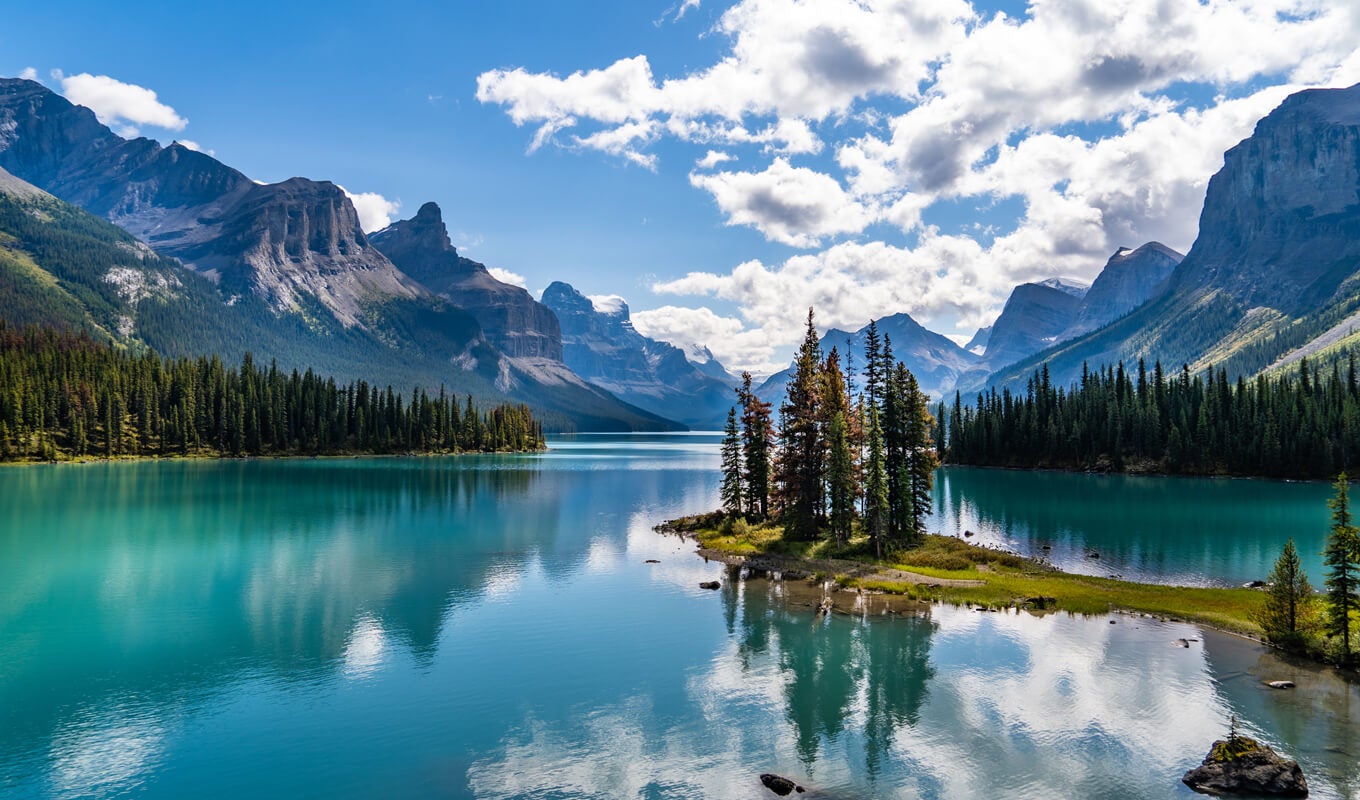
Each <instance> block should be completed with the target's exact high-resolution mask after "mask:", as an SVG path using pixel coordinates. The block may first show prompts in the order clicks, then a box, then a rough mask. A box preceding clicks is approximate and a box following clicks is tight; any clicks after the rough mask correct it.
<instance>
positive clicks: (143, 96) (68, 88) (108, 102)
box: [53, 70, 189, 137]
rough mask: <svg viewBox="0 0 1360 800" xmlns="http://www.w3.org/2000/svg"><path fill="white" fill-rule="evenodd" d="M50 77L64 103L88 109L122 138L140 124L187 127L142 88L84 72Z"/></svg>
mask: <svg viewBox="0 0 1360 800" xmlns="http://www.w3.org/2000/svg"><path fill="white" fill-rule="evenodd" d="M53 77H54V78H56V79H57V80H58V81H59V82H60V83H61V93H62V94H63V95H65V96H66V99H67V100H70V101H71V102H72V103H75V104H76V105H81V106H85V107H86V108H88V109H90V110H91V111H93V112H94V115H95V116H96V117H98V118H99V121H100V122H102V123H104V124H105V125H108V126H109V127H111V128H113V129H114V130H116V131H117V132H118V133H119V134H120V135H122V136H125V137H133V136H137V135H138V134H139V133H140V131H141V126H143V125H150V126H152V127H156V128H165V129H166V130H172V131H182V130H184V127H185V126H186V125H188V124H189V120H187V119H185V118H184V117H181V116H180V115H179V114H177V113H176V112H175V109H173V108H171V107H170V106H168V105H166V104H165V103H162V102H161V101H160V100H159V99H158V98H157V97H156V93H155V92H154V91H152V90H150V89H148V88H146V87H144V86H137V85H135V84H131V83H123V82H122V81H119V80H115V79H114V78H110V77H109V76H107V75H91V74H89V73H88V72H82V73H81V74H79V75H63V74H62V73H61V72H60V71H59V70H54V71H53Z"/></svg>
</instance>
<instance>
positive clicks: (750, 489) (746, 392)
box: [737, 372, 774, 519]
mask: <svg viewBox="0 0 1360 800" xmlns="http://www.w3.org/2000/svg"><path fill="white" fill-rule="evenodd" d="M737 401H738V402H739V403H740V404H741V450H742V465H743V467H744V469H745V475H744V476H743V477H744V478H745V480H744V481H743V483H744V485H745V488H746V503H745V506H746V513H747V515H748V516H751V517H754V518H756V519H766V518H767V517H769V515H770V447H771V445H772V444H773V439H774V428H773V426H772V425H771V422H770V404H769V403H767V402H765V401H764V400H761V399H760V398H759V397H756V395H755V391H754V390H752V388H751V373H749V372H743V373H742V374H741V386H739V387H738V388H737Z"/></svg>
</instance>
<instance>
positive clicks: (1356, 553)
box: [1323, 472, 1360, 661]
mask: <svg viewBox="0 0 1360 800" xmlns="http://www.w3.org/2000/svg"><path fill="white" fill-rule="evenodd" d="M1333 488H1334V489H1335V490H1336V493H1335V494H1334V495H1333V496H1332V498H1331V499H1330V500H1328V501H1327V506H1328V507H1329V508H1330V509H1331V510H1332V530H1331V534H1330V535H1329V536H1328V537H1327V549H1326V550H1324V551H1323V563H1324V564H1326V565H1327V570H1328V572H1327V606H1328V612H1329V613H1328V625H1327V632H1328V633H1329V634H1330V635H1332V636H1340V637H1341V657H1342V658H1343V659H1344V660H1346V661H1349V660H1350V658H1351V612H1352V611H1355V610H1356V609H1360V531H1357V529H1356V527H1355V525H1354V524H1352V521H1351V520H1352V515H1351V507H1350V495H1349V491H1348V490H1349V484H1348V483H1347V479H1346V473H1344V472H1343V473H1341V474H1340V475H1338V476H1337V477H1336V483H1334V484H1333Z"/></svg>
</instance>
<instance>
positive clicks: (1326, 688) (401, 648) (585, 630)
mask: <svg viewBox="0 0 1360 800" xmlns="http://www.w3.org/2000/svg"><path fill="white" fill-rule="evenodd" d="M716 445H717V439H716V438H715V437H712V436H703V435H670V436H659V435H656V436H581V437H576V438H564V439H558V440H555V441H553V443H552V446H553V449H552V450H551V451H550V452H548V453H545V454H541V455H531V456H487V457H480V456H479V457H462V458H445V459H432V458H416V459H353V460H293V461H205V462H166V463H154V462H146V463H127V464H91V465H83V466H52V467H47V466H43V467H24V468H12V469H0V796H3V797H17V798H39V797H41V798H47V797H51V798H77V797H96V798H112V797H153V798H186V797H194V798H238V797H323V798H367V797H383V798H427V797H434V798H438V797H450V798H464V797H477V798H519V797H537V798H700V797H713V798H748V797H762V796H769V797H773V795H769V794H768V793H765V790H764V789H763V788H762V787H761V786H760V785H759V783H758V781H757V779H756V776H757V775H758V774H759V773H761V772H771V771H772V772H778V773H781V774H784V775H788V776H790V777H792V778H794V779H796V780H798V781H799V782H800V783H803V784H804V785H805V786H807V787H809V789H810V790H812V791H811V792H810V793H809V794H808V795H803V796H805V797H809V796H820V797H840V798H859V797H902V798H916V797H924V798H955V797H964V798H967V797H996V796H1005V797H1019V798H1030V797H1032V798H1053V797H1112V798H1120V797H1128V798H1145V797H1151V798H1156V797H1188V796H1194V795H1192V794H1191V793H1190V792H1189V791H1188V790H1187V789H1185V788H1184V787H1183V786H1181V785H1180V783H1179V777H1180V775H1181V773H1182V772H1184V771H1185V770H1186V769H1188V768H1189V767H1191V766H1193V765H1194V764H1195V763H1197V762H1198V761H1199V759H1200V758H1201V757H1202V756H1203V754H1204V752H1205V751H1206V750H1207V747H1208V745H1209V743H1210V742H1211V741H1212V740H1213V739H1214V738H1215V737H1217V736H1220V735H1221V734H1222V733H1223V732H1224V730H1225V729H1226V720H1227V718H1228V716H1229V715H1230V714H1234V713H1235V714H1237V715H1238V716H1239V718H1240V719H1241V720H1242V723H1243V725H1244V727H1246V728H1247V729H1248V730H1249V731H1250V732H1252V733H1253V734H1254V735H1257V736H1259V737H1261V738H1263V739H1265V740H1267V741H1269V742H1271V743H1272V744H1275V745H1276V746H1278V747H1280V748H1281V749H1282V750H1283V751H1285V752H1286V753H1288V754H1289V755H1291V756H1292V757H1296V758H1299V759H1300V760H1301V762H1302V763H1303V765H1304V769H1305V772H1306V773H1307V774H1308V776H1309V779H1310V781H1311V782H1312V785H1313V789H1314V796H1315V797H1360V775H1357V774H1356V773H1357V772H1358V771H1360V770H1358V769H1357V766H1356V765H1357V763H1358V762H1360V691H1357V689H1356V688H1355V687H1350V686H1347V685H1345V684H1343V683H1341V682H1340V681H1338V680H1337V679H1335V678H1334V677H1332V676H1331V675H1330V673H1328V672H1326V671H1324V670H1319V669H1316V668H1314V667H1310V666H1307V665H1291V664H1288V663H1286V662H1283V661H1281V660H1279V659H1278V658H1276V657H1275V656H1273V655H1271V654H1270V653H1269V652H1267V651H1266V650H1264V649H1263V648H1261V647H1259V646H1257V645H1255V644H1252V643H1250V642H1245V641H1241V640H1237V639H1233V638H1231V637H1225V636H1221V635H1215V634H1213V633H1212V632H1205V631H1201V630H1199V629H1198V628H1196V627H1194V626H1189V625H1181V624H1174V623H1162V622H1158V621H1156V620H1151V619H1146V618H1138V617H1131V616H1117V617H1115V620H1116V622H1117V623H1118V624H1114V625H1112V624H1110V622H1109V619H1108V618H1105V617H1098V618H1090V619H1084V618H1074V617H1069V616H1067V615H1063V614H1059V615H1049V616H1045V617H1034V616H1030V615H1029V614H1026V613H979V612H972V611H968V610H966V609H955V608H952V607H940V606H935V607H929V608H927V609H925V610H924V612H923V613H922V614H921V615H918V616H906V617H902V616H881V615H878V614H876V613H874V611H875V609H874V607H872V606H870V607H868V608H865V609H860V611H861V612H862V613H855V614H838V615H835V616H833V617H831V618H829V619H826V618H818V617H816V616H815V615H814V614H813V613H812V612H811V611H810V610H809V609H808V608H807V607H806V606H805V604H804V603H803V602H802V598H801V597H800V596H799V592H800V591H802V590H801V589H800V587H798V586H794V585H787V584H781V583H772V582H768V581H763V580H750V581H744V582H743V581H735V580H732V579H731V578H732V576H731V575H729V574H728V572H727V571H726V568H724V567H722V566H721V565H718V564H709V563H705V562H704V561H703V560H702V559H700V558H698V557H697V556H695V555H694V554H693V545H692V544H689V543H686V542H683V541H680V540H677V539H675V538H672V537H665V536H661V535H658V534H656V533H655V532H653V530H652V526H653V525H655V524H656V523H658V522H660V521H662V520H664V519H666V518H669V517H673V516H677V515H680V514H684V513H693V512H696V511H701V510H706V509H708V508H710V507H712V506H714V505H715V503H716V489H717V481H718V475H717V468H718V459H717V447H716ZM1328 492H1329V490H1328V488H1327V487H1326V486H1325V485H1324V486H1318V485H1315V484H1285V483H1270V482H1263V481H1180V482H1178V481H1170V480H1166V479H1117V478H1098V477H1090V476H1069V475H1058V474H1051V473H1037V474H1036V473H1006V472H1000V471H992V470H957V469H951V470H946V471H944V472H943V473H942V475H941V479H940V481H939V486H938V492H937V494H938V500H937V504H938V505H939V507H940V514H939V516H938V518H937V519H936V520H935V522H934V523H933V526H934V527H937V528H939V529H941V530H944V531H946V532H953V531H956V530H957V532H959V533H961V532H962V530H965V529H966V530H972V531H974V532H975V533H976V534H977V537H976V538H977V539H978V540H981V541H984V542H987V543H991V544H995V545H997V546H1003V547H1008V548H1010V549H1017V550H1022V551H1025V552H1034V553H1047V554H1049V555H1050V557H1051V558H1052V559H1053V560H1054V561H1055V562H1058V563H1060V564H1061V565H1062V566H1064V567H1067V568H1073V569H1080V570H1082V571H1088V572H1096V573H1100V572H1102V571H1110V572H1119V573H1122V574H1124V575H1125V577H1140V578H1146V579H1152V580H1166V581H1173V582H1201V583H1232V582H1240V581H1243V580H1249V579H1251V578H1255V577H1260V576H1262V575H1264V572H1265V571H1266V570H1267V569H1268V568H1269V563H1270V561H1272V560H1273V559H1274V557H1275V555H1276V554H1278V550H1279V546H1280V544H1281V543H1282V542H1283V539H1284V537H1285V536H1290V535H1292V536H1294V537H1295V538H1296V540H1297V541H1298V542H1299V545H1300V550H1301V551H1303V552H1304V553H1305V554H1308V553H1309V552H1310V550H1315V549H1317V547H1316V544H1317V543H1320V542H1321V540H1322V536H1323V535H1324V534H1325V524H1326V509H1325V506H1323V505H1322V502H1323V500H1325V498H1326V496H1327V495H1328ZM1319 525H1321V528H1322V529H1321V530H1320V531H1319V530H1316V529H1317V528H1318V527H1319ZM1309 536H1313V537H1314V539H1308V538H1307V537H1309ZM1045 544H1047V545H1049V548H1050V549H1049V550H1047V551H1045V550H1043V549H1042V548H1043V545H1045ZM1092 550H1098V551H1099V553H1100V556H1101V557H1100V558H1099V559H1093V558H1091V557H1090V553H1091V551H1092ZM1310 557H1311V556H1310ZM648 559H656V560H658V561H659V562H660V563H657V564H647V563H645V562H646V561H647V560H648ZM1308 563H1309V565H1310V567H1311V566H1315V563H1316V562H1313V561H1310V562H1308ZM1319 577H1320V576H1319ZM712 579H716V580H721V581H722V582H723V588H722V589H721V590H719V591H716V592H715V591H707V590H702V589H699V588H698V583H699V582H700V581H704V580H712ZM1179 638H1187V639H1195V640H1196V641H1195V642H1193V643H1192V644H1191V646H1190V647H1189V648H1184V647H1179V646H1176V645H1175V644H1174V642H1175V640H1176V639H1179ZM1281 677H1285V678H1290V679H1293V680H1296V681H1297V682H1298V683H1299V688H1298V689H1297V690H1294V691H1293V692H1279V691H1275V690H1270V689H1266V688H1264V687H1263V686H1262V684H1261V681H1262V680H1264V679H1273V678H1281Z"/></svg>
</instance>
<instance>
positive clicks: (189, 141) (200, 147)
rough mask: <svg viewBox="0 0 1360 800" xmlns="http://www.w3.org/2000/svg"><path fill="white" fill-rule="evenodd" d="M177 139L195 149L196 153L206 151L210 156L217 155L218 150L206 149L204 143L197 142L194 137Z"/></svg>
mask: <svg viewBox="0 0 1360 800" xmlns="http://www.w3.org/2000/svg"><path fill="white" fill-rule="evenodd" d="M175 141H177V142H179V143H180V144H182V145H184V146H185V147H187V148H188V149H190V150H193V151H194V152H195V153H206V154H208V155H210V156H214V155H217V151H216V150H206V149H204V147H203V145H201V144H199V143H198V142H195V141H194V140H192V139H176V140H175Z"/></svg>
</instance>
